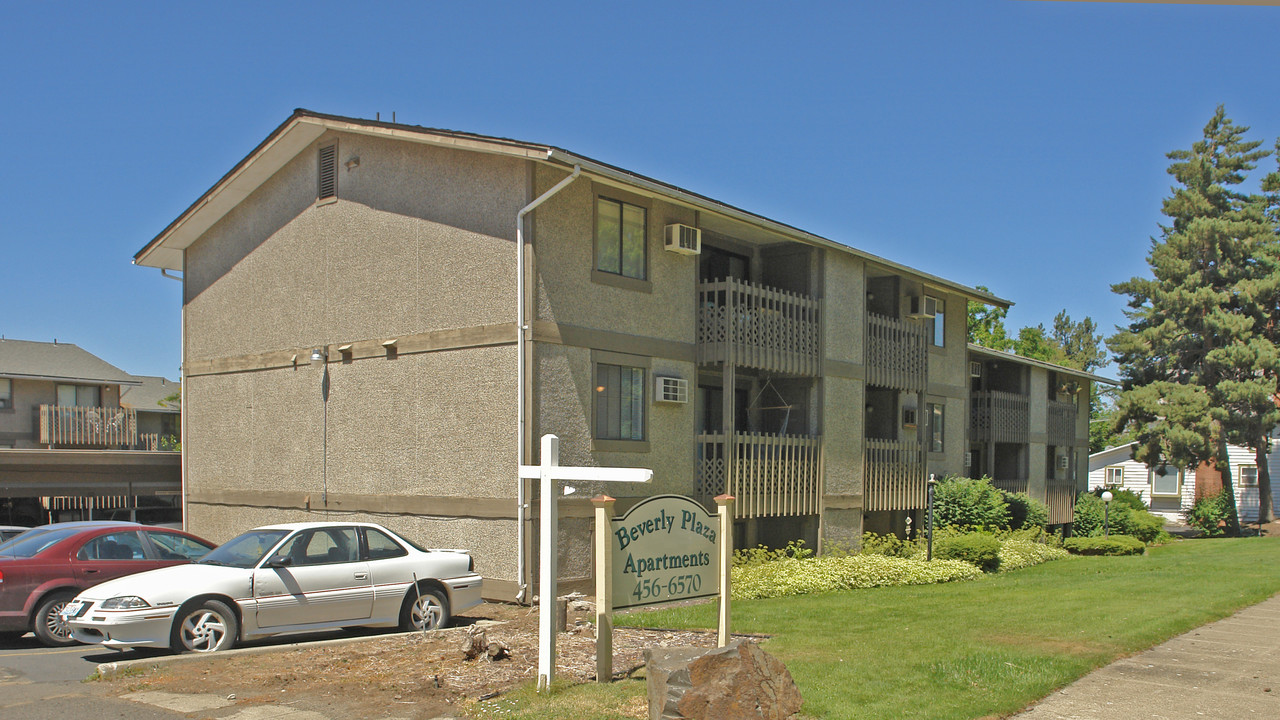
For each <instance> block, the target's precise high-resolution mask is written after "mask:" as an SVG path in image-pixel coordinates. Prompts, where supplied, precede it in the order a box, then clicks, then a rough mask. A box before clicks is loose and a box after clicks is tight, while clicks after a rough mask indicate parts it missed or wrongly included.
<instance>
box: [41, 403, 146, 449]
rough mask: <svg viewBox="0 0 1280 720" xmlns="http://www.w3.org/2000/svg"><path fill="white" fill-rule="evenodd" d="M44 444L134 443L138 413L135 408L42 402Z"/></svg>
mask: <svg viewBox="0 0 1280 720" xmlns="http://www.w3.org/2000/svg"><path fill="white" fill-rule="evenodd" d="M38 412H39V415H40V444H42V445H61V446H68V445H85V446H95V447H96V446H108V447H110V446H113V445H118V446H121V447H126V448H128V447H133V446H135V445H136V444H137V442H138V415H137V412H136V411H135V410H134V409H133V408H119V407H78V406H70V405H41V406H40V408H39V411H38Z"/></svg>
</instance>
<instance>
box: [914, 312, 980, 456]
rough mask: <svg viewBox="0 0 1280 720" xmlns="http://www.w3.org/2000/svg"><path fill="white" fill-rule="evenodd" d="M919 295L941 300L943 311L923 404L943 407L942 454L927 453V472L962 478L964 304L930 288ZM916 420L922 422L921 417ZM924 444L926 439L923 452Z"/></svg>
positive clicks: (965, 414) (966, 380)
mask: <svg viewBox="0 0 1280 720" xmlns="http://www.w3.org/2000/svg"><path fill="white" fill-rule="evenodd" d="M921 292H922V293H927V294H929V295H933V296H934V297H937V298H938V299H940V300H942V301H943V303H944V305H943V307H944V308H945V309H946V312H945V314H944V322H945V328H944V346H943V347H936V346H934V345H933V339H932V338H929V392H928V395H927V397H926V399H925V402H926V403H942V404H943V405H944V406H945V407H946V410H944V411H943V417H944V421H945V423H946V425H945V427H944V429H943V432H942V435H943V448H944V451H943V452H941V453H935V452H929V453H928V463H927V467H928V470H927V472H928V473H930V474H936V475H937V476H938V477H940V478H941V477H945V476H947V475H962V474H964V453H965V451H966V450H968V448H969V442H968V429H969V367H968V361H969V353H968V320H967V311H968V302H967V301H966V300H965V299H964V298H962V297H960V296H958V295H948V294H945V293H941V292H939V291H937V290H934V289H931V288H929V289H922V290H921ZM923 411H924V410H923V409H922V413H923ZM920 417H921V419H923V418H924V415H923V414H922V415H921V416H920ZM921 427H922V428H923V427H924V425H923V424H921ZM927 443H928V439H927V438H926V450H927V449H928V445H927Z"/></svg>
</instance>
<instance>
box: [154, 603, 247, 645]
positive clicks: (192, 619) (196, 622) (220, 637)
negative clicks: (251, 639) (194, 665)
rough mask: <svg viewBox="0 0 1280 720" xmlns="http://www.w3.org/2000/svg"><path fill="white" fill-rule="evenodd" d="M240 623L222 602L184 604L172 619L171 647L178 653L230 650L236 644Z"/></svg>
mask: <svg viewBox="0 0 1280 720" xmlns="http://www.w3.org/2000/svg"><path fill="white" fill-rule="evenodd" d="M239 632H240V623H239V622H238V621H237V620H236V614H235V612H234V611H233V610H232V609H231V608H230V607H227V604H226V603H224V602H222V601H221V600H205V601H203V602H200V603H196V604H191V605H184V606H182V608H181V609H179V610H178V614H177V615H175V616H174V619H173V632H172V636H171V637H170V638H169V646H170V647H171V648H173V650H174V651H175V652H214V651H216V650H230V649H231V648H232V647H234V646H235V644H236V638H237V637H238V635H239Z"/></svg>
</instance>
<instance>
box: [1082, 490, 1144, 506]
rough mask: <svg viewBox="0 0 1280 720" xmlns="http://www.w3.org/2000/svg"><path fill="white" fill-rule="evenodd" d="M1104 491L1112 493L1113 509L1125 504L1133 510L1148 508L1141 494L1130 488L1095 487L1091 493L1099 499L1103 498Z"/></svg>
mask: <svg viewBox="0 0 1280 720" xmlns="http://www.w3.org/2000/svg"><path fill="white" fill-rule="evenodd" d="M1104 492H1110V493H1111V509H1112V510H1114V509H1115V508H1116V507H1118V506H1120V505H1123V506H1125V507H1127V508H1129V509H1131V510H1146V509H1147V503H1146V501H1144V500H1143V499H1142V496H1141V495H1139V494H1138V493H1136V492H1134V491H1132V490H1128V489H1123V490H1117V489H1114V488H1112V489H1108V488H1094V489H1093V492H1092V493H1091V494H1092V495H1093V496H1094V497H1097V498H1098V499H1102V493H1104Z"/></svg>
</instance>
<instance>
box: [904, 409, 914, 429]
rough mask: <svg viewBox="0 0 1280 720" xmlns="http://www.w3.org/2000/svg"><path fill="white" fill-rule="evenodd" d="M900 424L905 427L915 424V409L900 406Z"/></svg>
mask: <svg viewBox="0 0 1280 720" xmlns="http://www.w3.org/2000/svg"><path fill="white" fill-rule="evenodd" d="M902 424H903V425H904V426H906V427H915V426H916V409H915V408H902Z"/></svg>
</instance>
